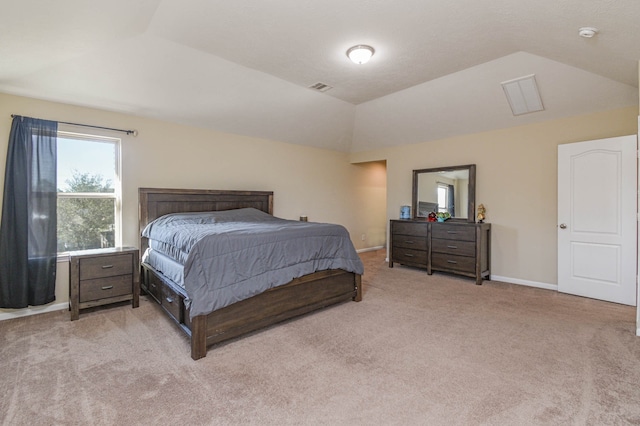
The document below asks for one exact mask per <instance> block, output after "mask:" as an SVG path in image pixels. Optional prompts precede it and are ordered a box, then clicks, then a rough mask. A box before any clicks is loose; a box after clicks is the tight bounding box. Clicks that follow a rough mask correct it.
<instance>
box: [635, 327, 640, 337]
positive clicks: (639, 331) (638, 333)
mask: <svg viewBox="0 0 640 426" xmlns="http://www.w3.org/2000/svg"><path fill="white" fill-rule="evenodd" d="M636 336H638V337H640V328H636Z"/></svg>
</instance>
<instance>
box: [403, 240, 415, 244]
mask: <svg viewBox="0 0 640 426" xmlns="http://www.w3.org/2000/svg"><path fill="white" fill-rule="evenodd" d="M405 243H407V244H414V242H413V241H411V240H407V241H405Z"/></svg>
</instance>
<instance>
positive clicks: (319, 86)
mask: <svg viewBox="0 0 640 426" xmlns="http://www.w3.org/2000/svg"><path fill="white" fill-rule="evenodd" d="M309 89H313V90H317V91H318V92H326V91H327V90H329V89H333V87H331V86H329V85H328V84H324V83H316V84H314V85H312V86H309Z"/></svg>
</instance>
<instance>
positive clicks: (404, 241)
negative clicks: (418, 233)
mask: <svg viewBox="0 0 640 426" xmlns="http://www.w3.org/2000/svg"><path fill="white" fill-rule="evenodd" d="M393 246H394V247H403V248H408V249H414V250H426V249H427V238H426V237H415V236H413V235H394V236H393Z"/></svg>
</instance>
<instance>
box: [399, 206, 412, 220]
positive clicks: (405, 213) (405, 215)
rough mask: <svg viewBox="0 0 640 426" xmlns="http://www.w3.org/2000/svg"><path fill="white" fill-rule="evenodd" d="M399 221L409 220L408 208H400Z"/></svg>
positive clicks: (409, 212) (409, 211)
mask: <svg viewBox="0 0 640 426" xmlns="http://www.w3.org/2000/svg"><path fill="white" fill-rule="evenodd" d="M400 219H411V207H410V206H402V207H400Z"/></svg>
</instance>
